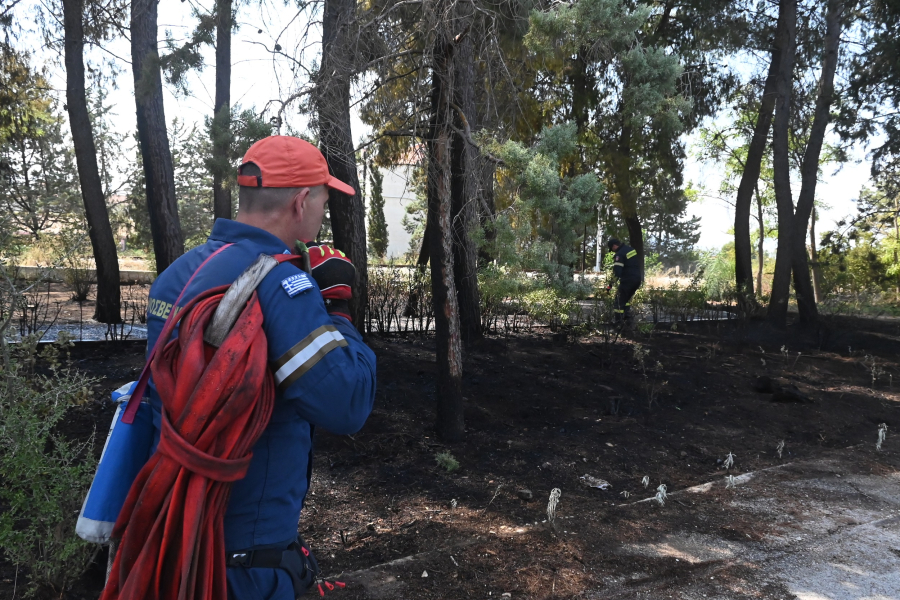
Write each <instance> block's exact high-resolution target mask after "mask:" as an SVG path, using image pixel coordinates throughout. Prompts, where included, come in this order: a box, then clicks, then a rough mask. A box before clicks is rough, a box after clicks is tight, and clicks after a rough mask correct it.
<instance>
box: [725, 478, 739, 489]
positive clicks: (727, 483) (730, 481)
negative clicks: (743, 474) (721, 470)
mask: <svg viewBox="0 0 900 600" xmlns="http://www.w3.org/2000/svg"><path fill="white" fill-rule="evenodd" d="M736 483H737V480H736V479H735V478H734V475H726V476H725V489H726V490H727V489H730V488H733V487H734V486H735V485H736Z"/></svg>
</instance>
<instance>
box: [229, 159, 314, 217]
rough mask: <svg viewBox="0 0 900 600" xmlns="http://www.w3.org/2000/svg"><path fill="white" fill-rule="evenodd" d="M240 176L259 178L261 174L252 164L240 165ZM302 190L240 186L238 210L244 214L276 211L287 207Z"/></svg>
mask: <svg viewBox="0 0 900 600" xmlns="http://www.w3.org/2000/svg"><path fill="white" fill-rule="evenodd" d="M240 174H241V175H250V176H251V177H259V176H260V175H262V172H261V171H260V170H259V167H257V166H256V165H255V164H253V163H246V164H243V165H241V171H240ZM302 189H303V188H276V187H250V186H246V185H242V186H241V189H240V193H239V195H238V210H239V211H240V212H243V213H244V214H248V213H256V214H258V213H267V212H271V211H278V210H281V209H282V208H284V207H285V206H287V204H288V203H289V202H290V201H291V199H292V198H293V197H294V196H295V195H296V194H297V192H299V191H300V190H302Z"/></svg>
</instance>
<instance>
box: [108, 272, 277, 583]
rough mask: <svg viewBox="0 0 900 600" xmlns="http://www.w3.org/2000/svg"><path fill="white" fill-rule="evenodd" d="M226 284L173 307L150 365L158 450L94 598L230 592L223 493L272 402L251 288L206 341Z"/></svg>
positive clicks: (130, 502) (240, 471)
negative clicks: (214, 340)
mask: <svg viewBox="0 0 900 600" xmlns="http://www.w3.org/2000/svg"><path fill="white" fill-rule="evenodd" d="M227 287H228V286H222V287H218V288H214V289H212V290H209V291H207V292H205V293H204V294H201V295H200V296H199V297H197V298H196V299H194V300H193V301H191V302H190V303H189V304H188V305H187V306H185V308H184V310H182V311H180V312H179V313H178V315H177V317H176V320H181V325H180V333H179V336H178V338H177V339H175V340H173V341H171V342H169V343H167V344H166V346H165V348H164V350H163V351H162V352H161V353H160V354H159V355H158V356H157V357H156V358H155V359H154V360H153V362H152V364H151V369H152V372H153V380H154V382H155V384H156V389H157V391H158V392H159V396H160V398H162V403H163V428H162V432H161V435H160V443H159V448H158V450H157V452H156V453H154V454H153V456H151V457H150V460H149V461H147V464H146V465H144V468H143V469H142V470H141V472H140V473H139V474H138V477H137V479H136V480H135V482H134V484H133V485H132V486H131V490H130V491H129V492H128V498H127V499H126V501H125V506H124V507H123V508H122V512H121V513H120V514H119V518H118V520H117V521H116V525H115V528H114V530H113V534H112V535H113V538H119V539H121V542H120V544H119V551H118V553H117V555H116V559H115V563H114V564H113V568H112V571H111V573H110V577H109V581H108V582H107V584H106V588H105V589H104V590H103V595H102V596H101V600H113V599H116V598H122V599H123V600H124V599H127V600H139V599H140V600H144V599H146V600H175V599H178V600H219V599H224V598H226V596H227V585H226V580H225V538H224V532H223V527H222V521H223V518H224V515H225V507H226V505H227V503H228V494H229V492H230V491H231V482H233V481H237V480H238V479H240V478H242V477H243V476H244V474H246V472H247V467H248V466H249V464H250V459H251V457H252V453H251V448H252V447H253V444H254V443H255V442H256V440H258V439H259V436H260V435H262V432H263V430H264V429H265V428H266V426H267V425H268V423H269V418H270V417H271V415H272V406H273V404H274V399H275V386H274V382H273V380H272V374H271V372H270V370H269V368H268V360H267V356H268V355H267V344H266V336H265V333H264V332H263V328H262V324H263V316H262V311H261V309H260V307H259V300H258V298H257V296H256V293H255V292H254V294H253V296H252V297H251V298H250V301H249V302H248V303H247V307H246V308H245V309H244V311H243V313H241V316H240V317H239V318H238V320H237V322H236V323H235V325H234V327H233V329H232V330H231V332H230V333H229V334H228V337H227V338H226V339H225V341H224V342H223V343H222V346H221V347H220V348H218V349H215V348H212V347H210V346H208V345H206V344H205V343H204V342H203V333H204V330H205V329H206V326H207V325H208V323H209V321H210V320H211V319H212V316H213V313H214V312H215V309H216V307H217V306H218V304H219V301H220V300H221V299H222V295H223V293H224V292H225V290H226V289H227ZM165 342H166V340H164V339H162V338H161V339H160V340H159V341H158V342H157V343H160V344H161V343H165Z"/></svg>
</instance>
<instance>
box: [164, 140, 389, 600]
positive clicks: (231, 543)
mask: <svg viewBox="0 0 900 600" xmlns="http://www.w3.org/2000/svg"><path fill="white" fill-rule="evenodd" d="M238 173H239V175H238V184H239V185H240V200H239V209H238V216H237V218H236V219H235V220H234V221H231V220H228V219H218V220H217V221H216V223H215V225H214V226H213V229H212V233H211V234H210V236H209V241H208V242H207V243H206V244H204V245H202V246H199V247H198V248H196V249H194V250H192V251H190V252H188V253H187V254H185V255H184V256H182V257H181V258H179V259H178V260H176V261H175V262H174V263H172V265H171V266H170V267H169V268H168V269H166V270H165V271H163V272H162V273H161V274H160V276H159V277H158V278H157V279H156V282H154V284H153V287H151V288H150V298H151V300H150V303H151V310H150V311H149V314H150V317H149V319H148V327H147V329H148V351H149V349H151V348H152V347H153V345H154V344H155V343H156V339H157V337H158V336H159V333H160V331H161V330H162V328H163V325H164V323H165V318H166V317H167V316H168V313H169V312H170V311H171V310H178V308H179V307H173V304H175V301H176V298H177V297H178V295H179V293H180V292H181V290H182V288H183V287H184V286H185V284H186V282H187V281H188V280H189V279H190V277H191V274H192V273H194V272H195V271H196V270H197V268H198V266H200V264H201V263H203V261H204V260H205V259H206V258H207V257H209V256H210V255H211V254H212V253H213V252H215V251H216V250H218V249H219V248H221V247H222V246H224V245H225V244H232V245H231V246H230V247H228V248H226V249H225V250H223V251H222V253H221V254H219V255H218V256H216V257H214V258H212V259H211V260H210V262H209V264H208V265H206V266H205V267H203V269H202V270H200V271H199V273H198V274H197V277H196V278H195V279H194V280H193V282H192V283H191V284H190V285H189V286H188V289H187V290H186V293H185V294H184V298H185V301H184V302H183V303H182V305H184V304H186V303H187V302H188V301H189V300H190V299H191V298H194V297H195V296H197V295H198V294H200V293H202V292H204V291H205V290H208V289H210V288H213V287H216V286H219V285H222V284H230V283H231V282H232V281H234V280H235V279H236V278H237V276H238V275H240V274H241V272H243V271H244V269H245V268H247V266H248V265H249V264H250V263H252V262H253V261H254V260H255V259H256V257H257V256H259V255H260V254H268V255H274V254H288V253H291V252H292V251H294V248H295V242H296V241H297V240H299V241H301V242H305V243H308V242H311V241H312V240H315V238H316V236H317V235H318V233H319V229H320V227H321V226H322V218H323V215H324V214H325V204H326V202H327V201H328V190H329V188H330V189H336V190H339V191H341V192H343V193H345V194H350V195H352V194H354V193H356V192H355V190H354V189H353V188H352V187H350V186H349V185H347V184H345V183H344V182H342V181H338V180H337V179H336V178H335V177H333V176H332V175H330V174H329V172H328V164H327V163H326V161H325V157H323V156H322V153H321V152H319V150H318V149H317V148H316V147H315V146H313V145H312V144H309V143H307V142H305V141H303V140H300V139H297V138H294V137H288V136H272V137H268V138H265V139H263V140H261V141H259V142H256V143H255V144H254V145H253V146H251V147H250V149H249V150H248V151H247V154H246V155H245V156H244V160H243V164H242V165H241V167H240V170H239V171H238ZM312 252H318V253H320V254H321V253H323V250H322V247H314V248H312V249H311V250H310V253H312ZM325 252H327V254H328V256H329V257H331V258H330V259H327V260H332V259H333V260H334V261H342V260H344V261H345V260H347V259H346V257H344V255H343V254H341V253H339V252H334V251H332V250H331V249H326V250H325ZM326 262H327V261H326ZM323 264H325V263H323ZM334 266H340V265H337V264H336V263H335V265H334ZM317 270H320V269H314V270H313V276H312V277H309V276H308V275H307V274H306V273H305V272H304V271H302V270H301V269H300V268H298V267H297V266H295V265H293V264H291V263H289V262H285V263H282V264H280V265H279V266H277V267H275V268H274V269H273V270H272V272H271V273H269V275H267V276H266V278H265V279H264V280H263V281H262V283H261V284H260V285H259V287H258V288H257V294H258V296H259V303H260V306H261V308H262V313H263V318H264V324H263V328H264V329H265V333H266V338H267V341H268V355H269V361H270V364H271V368H272V372H273V374H274V379H275V384H276V385H277V386H278V389H277V393H276V396H275V408H274V411H273V412H272V418H271V420H270V422H269V425H268V427H266V430H265V431H264V432H263V434H262V436H261V437H260V438H259V440H258V441H257V442H256V445H255V446H254V447H253V459H252V461H251V463H250V468H249V470H248V471H247V475H246V476H245V477H244V478H243V479H241V480H240V481H236V482H235V483H234V486H233V487H232V488H231V495H230V498H229V500H228V508H227V512H226V513H225V522H224V530H225V552H226V557H225V558H226V563H227V565H228V567H229V568H228V576H227V577H228V599H229V600H293V598H295V597H296V596H298V595H300V594H302V593H303V592H304V591H305V590H306V587H307V586H308V585H309V584H310V583H311V582H312V578H313V577H314V576H315V571H316V569H315V567H314V563H313V564H312V565H310V562H311V561H312V560H313V559H312V556H311V554H310V553H309V550H308V548H306V547H303V548H301V547H300V542H299V540H298V536H297V522H298V521H299V519H300V511H301V509H302V508H303V503H304V500H305V499H306V493H307V491H308V490H309V484H310V479H311V476H312V455H313V430H314V429H315V428H316V427H323V428H325V429H328V430H329V431H332V432H333V433H338V434H349V433H354V432H356V431H358V430H359V429H360V428H361V427H362V426H363V423H365V421H366V418H367V417H368V416H369V413H370V412H371V411H372V403H373V400H374V397H375V355H374V354H373V353H372V351H371V350H370V349H369V348H368V347H367V346H366V345H365V344H364V343H363V340H362V338H361V337H360V335H359V333H358V332H357V330H356V328H355V327H354V326H353V325H352V324H351V322H350V321H349V316H348V315H347V313H348V312H349V311H348V310H347V307H346V306H344V305H342V304H341V303H339V302H332V301H331V300H329V297H330V295H329V291H332V292H333V291H334V289H335V288H337V287H340V286H341V285H344V286H345V287H346V288H347V289H348V290H349V289H350V286H351V285H352V281H350V280H348V281H346V282H344V281H338V282H335V281H328V282H325V281H319V280H318V279H320V278H317V275H316V271H317ZM321 270H322V271H327V270H328V269H327V268H326V269H321ZM350 272H351V273H352V269H350ZM336 284H339V285H336ZM344 304H346V302H344ZM150 402H151V405H152V406H153V408H154V409H155V412H156V415H155V419H156V424H157V429H158V427H159V419H160V416H159V411H160V399H159V396H158V394H156V391H155V389H151V393H150ZM157 435H158V432H157ZM222 600H225V599H224V598H223V599H222Z"/></svg>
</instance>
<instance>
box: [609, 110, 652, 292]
mask: <svg viewBox="0 0 900 600" xmlns="http://www.w3.org/2000/svg"><path fill="white" fill-rule="evenodd" d="M620 117H621V118H622V120H623V123H622V131H621V133H620V134H619V144H618V152H617V153H616V154H615V155H614V156H613V160H612V167H613V181H614V182H615V188H616V193H617V194H618V196H619V208H620V209H621V210H622V217H623V219H624V220H625V226H626V227H627V228H628V242H629V244H630V245H631V247H632V248H634V249H635V250H637V255H638V260H639V261H640V268H641V278H642V279H643V276H644V231H643V229H642V228H641V218H640V216H639V215H638V212H637V187H636V186H633V185H631V135H632V130H631V125H629V124H627V123H625V122H624V120H625V118H626V117H625V115H623V114H620Z"/></svg>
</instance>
